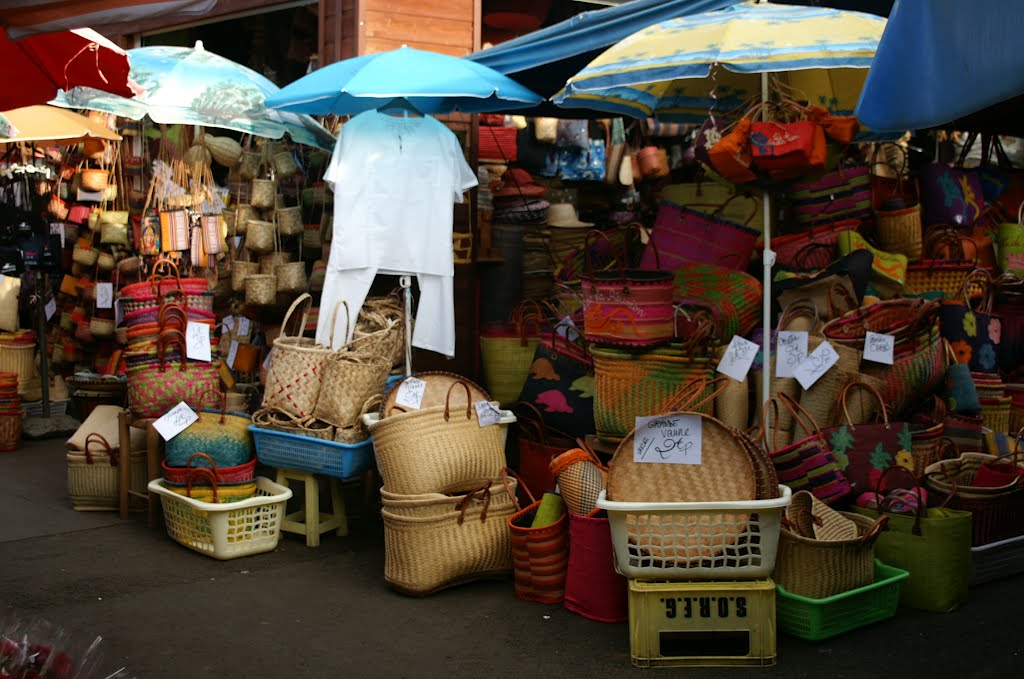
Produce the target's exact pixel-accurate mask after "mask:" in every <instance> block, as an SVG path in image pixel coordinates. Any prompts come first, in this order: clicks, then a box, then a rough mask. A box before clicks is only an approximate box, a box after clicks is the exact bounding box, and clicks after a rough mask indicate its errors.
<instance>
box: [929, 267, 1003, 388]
mask: <svg viewBox="0 0 1024 679" xmlns="http://www.w3.org/2000/svg"><path fill="white" fill-rule="evenodd" d="M975 281H980V285H981V288H982V294H981V301H980V303H978V304H977V305H976V304H975V303H974V301H973V300H972V299H971V298H970V297H969V295H968V290H970V289H971V287H972V283H974V282H975ZM994 299H995V284H994V282H993V281H992V276H991V274H989V272H988V271H986V270H984V269H975V270H974V271H972V272H971V273H970V274H969V275H968V276H967V278H966V279H964V283H963V286H962V287H961V290H960V296H959V297H958V298H955V299H947V300H943V301H942V306H941V307H940V308H939V330H940V332H941V333H942V337H943V339H945V340H946V341H947V342H949V343H950V345H951V346H952V347H953V351H954V353H955V355H956V360H957V362H965V363H967V364H968V365H969V366H970V369H971V370H972V371H974V372H981V373H994V372H996V371H997V370H998V369H999V362H998V356H997V354H996V348H997V341H1002V319H1000V318H998V317H996V316H994V315H993V314H992V304H993V301H994Z"/></svg>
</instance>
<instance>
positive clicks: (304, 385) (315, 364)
mask: <svg viewBox="0 0 1024 679" xmlns="http://www.w3.org/2000/svg"><path fill="white" fill-rule="evenodd" d="M250 278H252V276H250ZM312 303H313V298H312V297H310V296H309V294H308V293H304V294H302V295H299V297H298V298H297V299H296V300H295V301H294V302H292V305H291V306H290V307H288V311H287V313H285V315H284V320H283V321H282V322H281V335H280V336H278V337H277V339H275V340H274V344H273V349H271V352H270V366H269V368H267V386H266V389H265V391H264V393H263V403H262V407H263V408H277V409H279V410H283V411H284V412H286V413H288V414H290V415H294V416H296V417H299V418H307V417H310V416H312V414H313V410H314V408H316V399H317V396H318V394H319V393H320V382H321V379H322V370H323V364H324V361H325V360H326V359H327V357H328V356H329V355H330V354H331V353H332V352H331V349H330V348H329V347H324V346H320V345H318V344H317V343H316V341H315V340H313V339H311V338H308V337H303V336H302V331H303V329H304V328H305V327H306V320H307V318H308V317H309V309H310V307H311V306H312ZM300 304H302V305H303V310H302V319H301V321H300V322H299V324H298V328H299V330H298V331H297V334H296V335H295V336H287V335H285V334H284V331H285V329H286V328H288V321H289V319H290V318H291V316H292V313H293V312H294V311H295V309H297V308H298V306H299V305H300Z"/></svg>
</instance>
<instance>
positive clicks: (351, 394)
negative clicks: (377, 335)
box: [313, 351, 391, 427]
mask: <svg viewBox="0 0 1024 679" xmlns="http://www.w3.org/2000/svg"><path fill="white" fill-rule="evenodd" d="M390 372H391V364H390V363H389V362H388V361H387V359H385V358H383V357H382V356H377V355H374V354H365V353H358V352H350V351H338V352H335V353H333V354H331V355H330V356H328V357H327V359H326V360H325V361H324V364H323V368H322V378H323V382H322V383H321V386H320V393H319V395H318V396H317V400H316V407H315V408H314V409H313V417H315V418H316V419H318V420H324V421H325V422H330V423H331V424H333V425H334V426H336V427H352V426H355V425H356V424H358V422H359V416H360V415H361V414H362V408H363V404H365V403H366V400H367V399H368V398H370V397H371V396H373V395H374V394H380V393H382V392H383V391H384V385H385V383H386V382H387V380H388V374H389V373H390Z"/></svg>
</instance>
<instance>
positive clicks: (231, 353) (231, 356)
mask: <svg viewBox="0 0 1024 679" xmlns="http://www.w3.org/2000/svg"><path fill="white" fill-rule="evenodd" d="M237 353H238V340H231V348H230V349H228V367H229V368H234V367H235V354H237Z"/></svg>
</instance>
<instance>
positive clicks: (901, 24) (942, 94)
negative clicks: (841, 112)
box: [857, 0, 1024, 133]
mask: <svg viewBox="0 0 1024 679" xmlns="http://www.w3.org/2000/svg"><path fill="white" fill-rule="evenodd" d="M1021 35H1024V12H1021V4H1020V0H976V1H975V2H963V0H898V2H897V3H896V4H895V5H894V6H893V10H892V14H891V15H890V17H889V24H888V25H887V26H886V29H885V33H884V34H883V35H882V40H881V42H880V43H879V45H878V51H877V52H876V54H875V61H874V63H873V64H872V66H871V70H870V71H869V72H868V77H867V80H866V81H865V83H864V89H863V91H862V92H861V98H860V103H859V104H858V106H857V117H858V118H859V119H860V120H861V121H862V122H864V123H865V124H866V125H869V126H871V127H872V128H874V129H877V130H902V129H921V128H929V127H941V126H946V125H947V124H948V123H952V122H953V121H962V122H961V123H960V124H959V125H957V126H958V127H963V128H965V129H969V128H972V127H973V128H976V129H977V128H978V127H980V125H978V122H979V120H980V119H985V120H987V122H988V124H992V125H995V126H997V127H998V126H999V124H1000V123H999V121H998V120H991V118H992V116H983V117H982V118H979V119H975V120H973V121H972V120H963V119H965V118H968V117H971V116H974V114H976V113H977V112H979V111H982V110H983V109H988V108H989V107H993V106H996V105H1000V103H1001V102H1005V101H1007V100H1010V99H1013V98H1015V97H1019V96H1020V95H1024V50H1021V48H1020V36H1021ZM1020 103H1021V102H1020V100H1018V102H1017V104H1018V106H1017V107H1016V112H1017V113H1018V114H1019V113H1020V112H1021V111H1022V109H1021V107H1020V106H1019V104H1020ZM1000 108H1002V109H1006V105H1005V104H1003V105H1001V106H1000ZM1011 108H1012V107H1011ZM1005 113H1008V112H1007V111H1005V110H1004V114H1005ZM1002 125H1003V126H1004V129H1002V130H998V129H997V130H996V131H1002V132H1006V133H1010V132H1013V131H1014V130H1015V128H1019V127H1024V125H1022V122H1021V119H1020V116H1019V115H1012V116H1011V115H1005V117H1003V118H1002ZM990 131H991V130H990Z"/></svg>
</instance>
